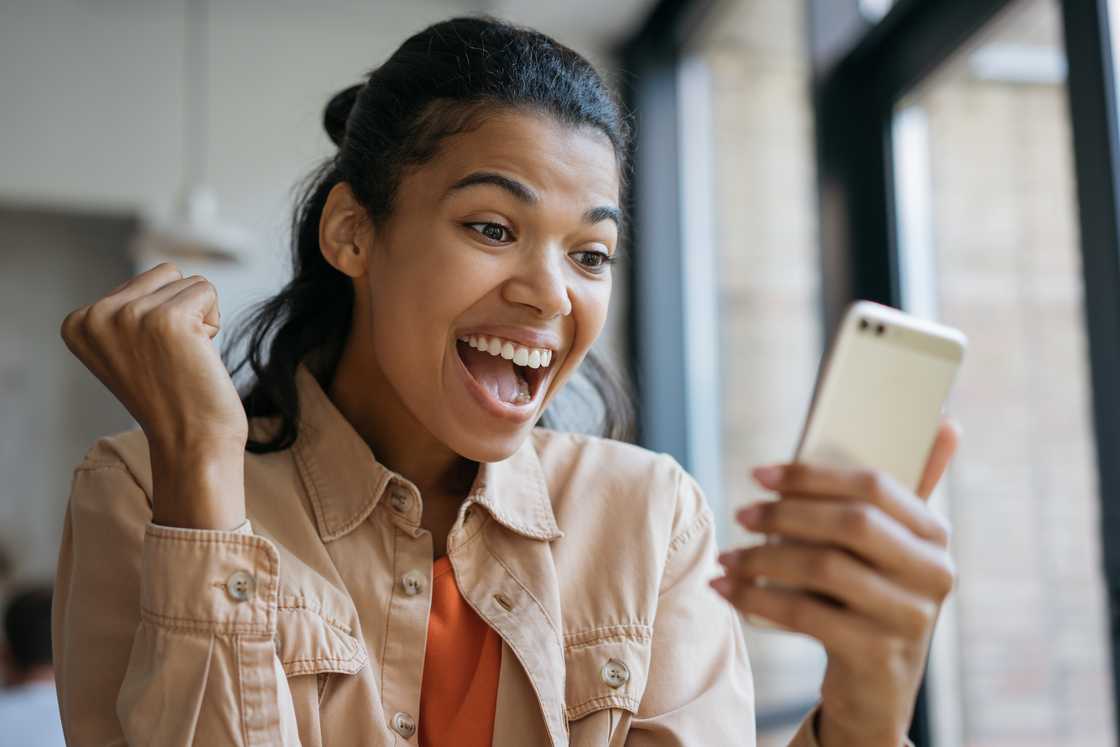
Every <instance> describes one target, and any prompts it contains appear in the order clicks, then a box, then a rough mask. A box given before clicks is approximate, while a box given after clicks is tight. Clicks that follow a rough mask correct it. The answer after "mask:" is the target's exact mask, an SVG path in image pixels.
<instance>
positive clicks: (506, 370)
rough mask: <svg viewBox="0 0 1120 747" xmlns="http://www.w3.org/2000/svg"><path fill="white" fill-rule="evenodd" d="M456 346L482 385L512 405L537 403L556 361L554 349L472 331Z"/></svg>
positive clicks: (492, 396)
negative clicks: (519, 343) (545, 348)
mask: <svg viewBox="0 0 1120 747" xmlns="http://www.w3.org/2000/svg"><path fill="white" fill-rule="evenodd" d="M455 347H456V350H458V352H459V358H460V359H461V360H462V361H463V366H464V367H465V368H466V369H467V372H468V373H469V374H470V375H471V377H472V378H473V379H474V380H475V382H476V383H478V385H479V387H481V388H482V389H483V390H484V391H485V392H486V393H487V394H489V396H490V397H491V398H493V399H494V400H496V401H497V402H499V403H501V404H502V405H506V406H508V407H516V408H523V407H527V406H528V405H530V404H532V403H533V401H534V400H535V399H536V397H537V394H538V393H539V391H540V389H541V385H542V383H543V382H544V380H545V378H546V377H547V376H548V372H549V370H550V366H549V365H548V364H550V363H551V362H552V360H551V359H552V352H551V351H544V350H534V349H531V348H525V347H522V346H518V345H515V344H514V343H511V342H508V341H505V340H501V339H499V338H496V337H485V336H475V335H472V336H470V337H464V338H460V339H459V340H458V342H457V343H456V346H455ZM491 351H494V352H491Z"/></svg>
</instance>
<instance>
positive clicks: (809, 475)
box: [754, 463, 949, 544]
mask: <svg viewBox="0 0 1120 747" xmlns="http://www.w3.org/2000/svg"><path fill="white" fill-rule="evenodd" d="M754 476H755V479H757V480H758V482H759V483H760V484H761V485H762V486H763V487H766V488H769V489H770V490H775V491H777V492H779V493H781V494H782V495H783V496H786V497H792V498H828V499H832V500H843V501H861V502H863V501H866V502H868V503H871V505H873V506H875V507H876V508H878V509H879V510H880V511H882V512H883V513H885V514H887V515H888V516H890V517H892V518H893V519H895V520H896V521H898V522H899V523H901V524H903V525H904V526H906V527H908V528H909V529H910V531H912V532H914V534H917V535H918V536H919V537H923V538H925V539H928V540H931V541H933V542H936V543H938V544H948V541H949V526H948V523H947V522H946V521H945V520H944V519H942V518H941V517H940V516H938V515H937V514H936V513H934V512H933V511H932V510H931V509H930V508H929V506H928V505H926V503H925V502H924V501H922V500H921V499H919V498H918V497H917V496H916V495H914V494H913V493H911V492H910V491H909V490H907V489H906V488H904V487H903V486H902V485H900V484H899V483H898V481H897V480H895V479H894V478H893V477H891V476H890V475H888V474H887V473H886V472H883V471H881V470H853V469H842V468H839V467H825V466H819V465H811V464H803V463H802V464H786V465H774V466H772V467H765V468H761V469H756V470H755V471H754Z"/></svg>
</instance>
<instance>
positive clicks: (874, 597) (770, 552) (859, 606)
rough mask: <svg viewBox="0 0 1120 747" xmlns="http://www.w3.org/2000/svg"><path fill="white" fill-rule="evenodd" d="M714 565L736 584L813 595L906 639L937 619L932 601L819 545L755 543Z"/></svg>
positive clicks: (839, 551) (726, 555) (860, 562)
mask: <svg viewBox="0 0 1120 747" xmlns="http://www.w3.org/2000/svg"><path fill="white" fill-rule="evenodd" d="M720 563H721V564H722V565H723V566H724V568H725V569H726V571H727V574H728V576H729V577H731V578H734V579H735V580H737V581H739V582H742V583H754V582H755V581H756V580H757V579H759V578H764V579H766V580H768V581H776V582H777V583H779V584H781V585H783V586H790V587H794V588H797V589H804V590H809V591H814V592H817V593H818V594H822V595H824V596H826V597H829V598H831V599H833V600H835V601H837V602H839V603H841V604H844V605H846V606H847V607H848V608H850V609H852V610H853V611H855V612H858V613H860V614H862V615H864V616H865V617H868V618H870V619H871V620H873V621H875V622H877V623H879V624H881V625H884V626H886V627H889V628H892V629H894V630H898V631H900V632H903V633H905V634H907V635H909V636H914V637H916V636H919V635H922V634H924V633H925V632H926V631H927V630H928V628H929V627H930V626H931V625H932V622H933V620H934V619H935V618H936V616H937V607H938V605H937V602H935V601H933V600H930V599H927V598H924V597H921V596H920V595H918V594H915V593H913V592H911V591H909V590H908V589H905V588H903V587H901V586H899V585H897V584H894V583H892V582H891V581H890V580H889V579H888V578H887V577H885V576H882V575H880V574H878V573H876V572H875V571H874V570H873V569H872V568H870V567H869V566H868V565H867V564H866V563H863V562H862V561H860V560H859V559H857V558H856V557H855V556H853V555H852V554H851V553H848V552H845V551H843V550H838V549H835V548H831V547H828V546H824V545H806V544H802V543H797V542H778V543H772V544H767V545H760V546H757V547H751V548H747V549H745V550H739V551H734V552H729V553H724V554H723V555H721V556H720Z"/></svg>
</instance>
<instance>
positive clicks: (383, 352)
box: [366, 112, 619, 461]
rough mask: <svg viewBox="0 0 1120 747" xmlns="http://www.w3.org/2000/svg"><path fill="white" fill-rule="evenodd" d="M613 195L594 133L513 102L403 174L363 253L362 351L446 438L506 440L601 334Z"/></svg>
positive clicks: (474, 455)
mask: <svg viewBox="0 0 1120 747" xmlns="http://www.w3.org/2000/svg"><path fill="white" fill-rule="evenodd" d="M618 199H619V175H618V169H617V166H616V162H615V154H614V151H613V148H612V146H611V143H610V141H609V140H608V139H607V137H606V136H605V135H603V134H602V133H600V132H598V131H597V130H594V129H592V128H589V127H586V128H573V127H570V126H567V125H563V124H561V123H559V122H556V121H555V120H553V119H551V118H549V117H545V116H543V115H542V116H535V115H532V114H526V113H516V112H505V113H501V114H496V115H493V116H491V117H488V118H486V119H485V120H484V123H483V124H482V125H481V126H480V127H478V128H476V129H473V130H470V131H468V132H464V133H461V134H457V135H454V136H451V137H449V138H446V139H445V140H444V141H443V142H442V143H441V147H440V149H439V153H438V155H437V156H436V157H435V158H434V159H432V160H431V161H429V162H427V163H425V164H423V165H421V166H419V167H416V168H414V169H412V170H410V171H407V172H406V174H405V176H404V177H403V178H402V181H401V184H400V186H399V188H398V192H397V194H396V197H395V200H394V205H393V213H392V215H391V216H390V218H389V219H388V220H387V221H385V222H384V223H383V224H382V225H380V226H378V228H377V229H375V231H374V235H373V240H372V247H371V249H372V250H371V252H370V255H369V265H368V274H367V276H366V281H367V288H368V294H369V295H368V298H367V302H368V305H367V306H366V308H368V310H369V318H368V320H367V321H368V324H369V329H370V330H371V337H372V340H371V343H372V346H373V351H372V352H373V356H374V359H375V360H376V363H377V365H378V367H379V368H380V369H381V370H382V372H383V374H384V378H385V380H386V381H387V382H388V383H389V385H390V386H391V387H392V389H394V390H395V393H396V395H397V396H398V397H399V399H400V403H401V404H402V405H403V407H404V409H405V410H407V411H408V412H409V413H410V414H411V415H412V417H413V418H415V420H416V421H417V422H418V423H419V424H420V425H422V426H423V427H424V428H426V429H427V430H428V431H429V432H430V433H431V434H432V435H433V436H434V437H435V438H436V439H438V440H439V441H440V442H442V443H444V444H446V445H447V446H448V447H449V448H450V449H451V450H453V451H454V452H456V453H458V454H461V455H462V456H465V457H467V458H469V459H474V460H477V461H498V460H500V459H504V458H505V457H506V456H508V455H509V454H511V453H513V452H514V451H515V450H516V449H517V448H518V446H519V445H520V444H521V442H522V441H523V440H524V439H525V437H526V436H527V435H528V433H529V431H530V430H531V428H532V427H533V425H534V423H535V422H536V421H537V419H538V418H539V417H540V415H541V414H542V413H543V411H544V409H545V407H546V405H547V404H548V403H549V401H550V400H551V399H552V398H553V396H555V394H556V392H557V391H558V390H559V388H560V386H561V385H562V384H563V383H564V382H565V381H566V380H567V379H568V377H569V376H571V374H572V372H573V371H574V370H575V369H576V367H577V366H578V365H579V363H580V361H581V360H582V359H583V357H584V355H585V354H586V353H587V351H588V349H589V348H590V347H591V345H592V343H593V342H594V341H595V339H596V338H597V337H598V335H599V332H600V331H601V330H602V328H603V323H604V321H605V318H606V315H607V305H608V302H609V300H610V295H611V268H610V265H609V262H608V260H609V259H611V258H613V256H614V253H615V251H616V248H617V245H618V240H619V226H618V220H619V218H618V216H619V204H618ZM511 356H512V360H510V357H511Z"/></svg>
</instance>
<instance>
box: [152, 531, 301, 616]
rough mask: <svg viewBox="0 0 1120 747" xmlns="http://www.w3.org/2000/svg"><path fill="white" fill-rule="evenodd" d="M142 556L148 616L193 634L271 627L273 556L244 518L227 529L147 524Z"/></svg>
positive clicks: (269, 546) (267, 543) (269, 545)
mask: <svg viewBox="0 0 1120 747" xmlns="http://www.w3.org/2000/svg"><path fill="white" fill-rule="evenodd" d="M142 557H143V560H142V563H143V565H142V570H141V578H140V614H141V617H142V619H144V620H145V621H146V622H148V623H151V624H153V625H157V626H159V627H161V628H166V629H174V630H179V631H184V632H196V633H209V634H215V633H227V634H251V635H253V634H255V635H261V636H267V637H271V636H272V635H273V634H274V633H275V632H276V606H277V598H278V593H279V585H280V579H279V570H280V569H279V565H280V560H279V555H278V554H277V552H276V548H275V547H274V546H273V544H272V543H271V542H270V541H268V540H267V539H265V538H264V537H258V536H257V535H254V534H252V529H251V527H250V526H249V524H248V522H246V523H245V524H242V525H241V526H239V527H237V529H234V530H231V531H218V530H208V529H180V528H176V527H165V526H160V525H157V524H152V523H149V524H148V527H147V530H146V532H145V534H144V548H143V556H142Z"/></svg>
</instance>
